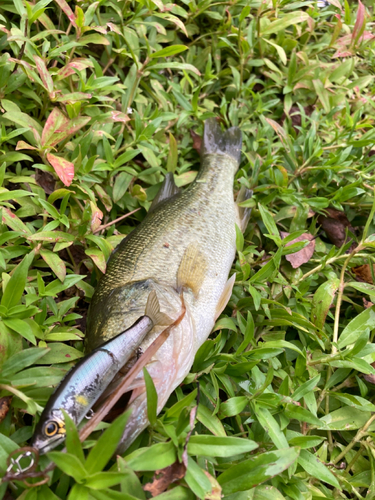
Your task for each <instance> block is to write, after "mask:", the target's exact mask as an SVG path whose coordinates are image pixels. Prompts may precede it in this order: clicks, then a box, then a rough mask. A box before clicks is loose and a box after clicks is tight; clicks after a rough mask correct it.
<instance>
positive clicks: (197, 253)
mask: <svg viewBox="0 0 375 500" xmlns="http://www.w3.org/2000/svg"><path fill="white" fill-rule="evenodd" d="M206 271H207V260H206V256H205V255H204V253H203V252H202V251H201V250H200V249H199V248H198V245H197V243H190V245H188V247H187V248H186V250H185V253H184V255H183V256H182V259H181V263H180V267H179V269H178V272H177V290H178V291H181V290H182V289H183V288H190V289H191V290H192V291H193V293H194V295H195V296H197V295H198V293H199V290H200V288H201V286H202V283H203V280H204V278H205V275H206Z"/></svg>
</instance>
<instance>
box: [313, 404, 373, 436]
mask: <svg viewBox="0 0 375 500" xmlns="http://www.w3.org/2000/svg"><path fill="white" fill-rule="evenodd" d="M370 416H371V413H370V412H364V411H361V410H358V409H357V408H351V407H349V406H344V407H343V408H339V409H338V410H335V411H332V412H331V413H328V415H325V416H324V417H322V418H321V419H320V421H321V422H322V424H323V425H320V426H319V427H318V429H327V428H328V429H329V430H331V431H352V430H356V429H360V428H361V427H363V426H364V425H365V423H366V422H367V420H369V418H370Z"/></svg>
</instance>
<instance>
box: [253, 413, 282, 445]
mask: <svg viewBox="0 0 375 500" xmlns="http://www.w3.org/2000/svg"><path fill="white" fill-rule="evenodd" d="M254 411H255V415H256V417H257V419H258V421H259V423H260V425H261V426H262V427H263V429H264V430H265V431H266V433H267V434H268V435H269V436H270V438H271V439H272V441H273V443H274V444H275V446H276V448H278V449H279V450H281V449H283V448H289V445H288V441H287V439H286V437H285V436H284V434H283V432H282V430H281V429H280V425H279V424H278V423H277V421H276V419H275V418H274V417H273V416H272V415H271V413H270V412H269V411H268V410H267V408H262V407H261V406H258V405H254Z"/></svg>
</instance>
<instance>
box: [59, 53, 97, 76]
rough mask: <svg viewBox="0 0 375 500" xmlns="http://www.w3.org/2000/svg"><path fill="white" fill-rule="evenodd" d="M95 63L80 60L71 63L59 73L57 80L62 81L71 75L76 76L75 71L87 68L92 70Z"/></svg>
mask: <svg viewBox="0 0 375 500" xmlns="http://www.w3.org/2000/svg"><path fill="white" fill-rule="evenodd" d="M92 67H93V63H92V62H91V61H90V60H89V59H84V58H79V59H74V60H73V61H70V63H68V64H67V65H66V66H64V67H63V68H61V69H60V70H59V72H58V73H57V79H58V80H62V79H63V78H67V77H68V76H70V75H74V74H75V70H77V71H82V70H83V69H85V68H92Z"/></svg>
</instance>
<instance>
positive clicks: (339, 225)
mask: <svg viewBox="0 0 375 500" xmlns="http://www.w3.org/2000/svg"><path fill="white" fill-rule="evenodd" d="M326 212H327V215H326V216H325V215H319V217H318V223H319V224H320V225H321V226H322V229H323V231H324V232H325V233H326V235H327V237H328V239H329V241H330V242H331V243H333V244H334V245H335V246H336V247H337V248H340V247H341V246H342V245H344V243H347V242H348V241H350V240H351V239H352V238H350V235H349V236H348V237H346V233H347V232H348V231H349V232H350V233H352V234H355V230H354V228H353V227H352V226H351V224H350V222H349V220H348V218H347V216H346V214H345V213H344V212H340V211H339V210H336V209H334V208H327V209H326ZM356 246H357V245H356V243H353V244H352V246H351V247H350V249H349V250H350V251H352V250H353V248H355V247H356Z"/></svg>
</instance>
